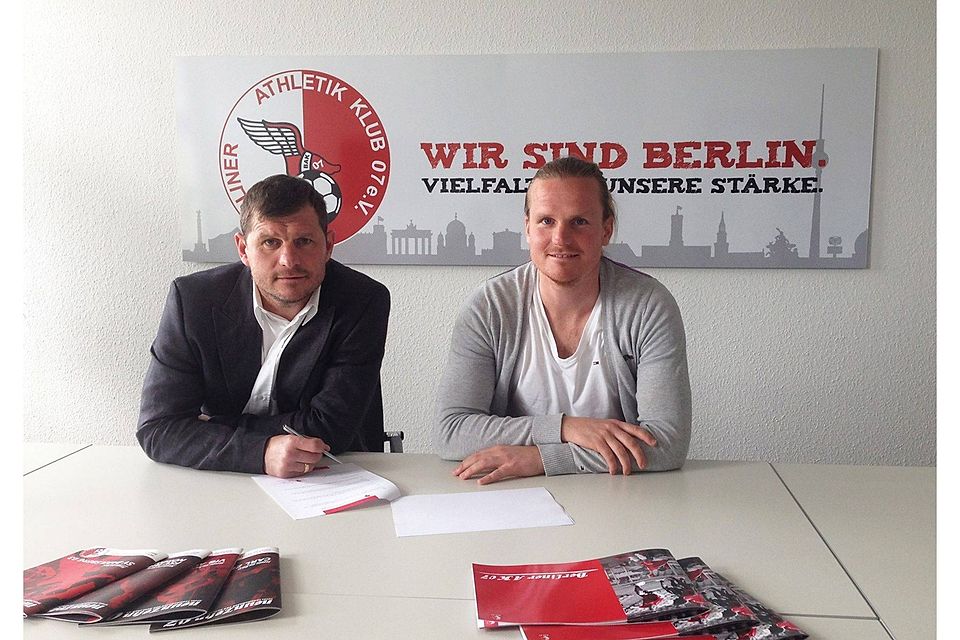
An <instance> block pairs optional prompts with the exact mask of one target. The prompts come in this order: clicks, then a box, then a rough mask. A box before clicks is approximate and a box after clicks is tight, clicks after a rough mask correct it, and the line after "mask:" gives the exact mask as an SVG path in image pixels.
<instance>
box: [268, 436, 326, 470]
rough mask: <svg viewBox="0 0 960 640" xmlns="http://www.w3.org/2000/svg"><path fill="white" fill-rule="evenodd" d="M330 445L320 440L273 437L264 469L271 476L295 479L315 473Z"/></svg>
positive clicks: (269, 441)
mask: <svg viewBox="0 0 960 640" xmlns="http://www.w3.org/2000/svg"><path fill="white" fill-rule="evenodd" d="M324 451H330V445H328V444H327V443H326V442H324V441H323V440H321V439H320V438H301V437H299V436H286V435H284V436H273V437H272V438H270V439H269V440H267V449H266V451H264V453H263V468H264V470H265V471H266V472H267V473H268V474H269V475H271V476H276V477H278V478H293V477H296V476H302V475H304V474H306V473H309V472H311V471H313V466H314V465H315V464H317V462H319V461H320V460H321V459H322V458H323V453H324Z"/></svg>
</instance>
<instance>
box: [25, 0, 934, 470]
mask: <svg viewBox="0 0 960 640" xmlns="http://www.w3.org/2000/svg"><path fill="white" fill-rule="evenodd" d="M263 7H268V8H267V9H265V8H263ZM24 11H25V13H26V31H25V38H24V40H25V56H26V61H25V80H24V89H25V97H24V101H25V102H24V121H25V123H24V124H25V126H24V139H25V149H24V174H25V184H24V208H25V213H24V216H25V217H24V221H25V229H26V233H25V235H26V238H25V243H24V274H25V279H26V281H25V285H24V303H25V309H24V332H25V344H24V352H25V378H24V388H25V398H24V401H25V402H24V405H25V409H24V419H25V422H24V438H25V440H27V441H51V440H57V441H73V442H96V443H123V444H133V443H135V438H134V430H135V425H136V418H137V408H138V402H139V393H140V385H141V382H142V379H143V374H144V371H145V368H146V364H147V357H148V348H149V345H150V342H151V340H152V338H153V335H154V332H155V330H156V326H157V322H158V320H159V315H160V310H161V305H162V303H163V300H164V296H165V292H166V289H167V286H168V284H169V281H170V280H171V279H172V278H174V277H176V276H178V275H181V274H184V273H187V272H190V271H193V270H196V269H197V268H198V265H194V264H188V263H183V262H182V261H181V259H180V216H181V212H180V211H179V210H177V209H176V208H175V206H174V202H175V201H176V198H175V193H176V191H175V190H176V180H175V177H176V167H175V155H174V148H175V143H176V140H175V135H176V132H175V122H174V109H173V59H174V57H175V56H179V55H288V54H292V55H297V54H304V55H307V54H309V55H335V54H376V55H404V54H480V53H483V54H490V53H524V52H525V53H551V52H578V51H584V52H607V51H609V52H614V51H674V50H712V49H766V48H771V49H773V48H801V47H879V49H880V66H879V80H878V95H877V125H876V132H877V133H876V150H875V160H874V186H873V194H872V207H871V233H872V236H871V242H872V247H871V254H872V259H871V265H870V268H869V269H868V270H862V271H860V270H858V271H824V270H820V271H808V270H796V271H794V270H764V271H750V270H697V269H656V270H651V273H652V274H653V275H655V276H656V277H657V278H659V279H660V280H662V281H663V282H664V283H665V284H666V285H667V286H668V287H669V288H670V289H671V290H672V291H673V293H674V295H675V296H676V298H677V300H678V302H679V303H680V306H681V309H682V311H683V315H684V319H685V321H686V327H687V335H688V339H689V358H690V375H691V380H692V385H693V393H694V412H695V419H694V438H693V444H692V449H691V456H692V457H701V458H722V459H765V460H773V461H802V462H813V461H817V462H853V463H878V464H910V465H929V464H934V463H935V460H936V457H935V456H936V437H935V425H936V415H935V376H936V366H935V359H936V348H935V341H936V324H935V311H936V296H935V266H936V259H935V212H936V201H935V196H934V193H935V189H934V187H935V155H934V152H935V140H936V139H935V89H936V84H935V45H934V38H935V19H936V12H935V4H934V2H933V1H932V0H916V1H913V2H907V1H904V2H887V1H879V0H878V1H868V0H850V1H844V2H840V1H837V2H828V1H819V2H813V1H809V0H796V1H786V2H773V1H766V0H752V1H751V0H726V1H714V2H675V1H674V0H665V1H660V0H657V1H651V2H605V3H604V2H574V1H572V0H558V1H554V2H543V3H534V2H519V1H517V0H507V1H503V2H478V1H477V0H472V1H457V2H446V3H440V2H395V1H391V2H388V1H383V0H381V1H379V2H366V1H359V0H351V1H350V2H343V1H340V0H327V1H325V2H306V1H298V0H285V1H283V2H274V3H268V2H261V1H259V0H257V1H250V0H231V1H229V2H228V1H220V2H214V1H189V2H188V1H183V2H163V1H162V0H150V1H143V0H130V1H128V2H114V1H112V0H111V1H109V2H107V1H102V0H86V1H84V2H74V1H69V2H67V1H57V0H35V1H34V2H31V3H27V6H26V8H25V9H24ZM518 215H519V212H518ZM14 241H15V239H14ZM361 269H362V270H363V271H365V272H367V273H369V274H370V275H372V276H373V277H375V278H377V279H379V280H381V281H382V282H384V283H385V284H386V285H387V286H388V287H389V288H390V290H391V292H392V294H393V305H394V311H393V315H392V317H391V326H390V336H389V340H388V345H387V356H386V360H385V362H384V386H385V404H386V413H387V415H386V420H387V425H388V428H393V429H403V430H404V431H406V433H407V440H406V444H407V449H408V450H410V451H430V450H431V446H432V444H431V428H432V425H433V410H434V403H433V402H434V388H435V386H436V383H437V380H438V378H439V376H440V375H441V370H442V364H443V358H444V354H445V349H446V344H447V340H448V337H449V332H450V328H451V325H452V320H453V316H454V314H455V312H456V310H457V308H458V306H459V304H460V302H461V300H462V299H463V297H464V296H465V294H466V293H467V291H469V290H470V289H471V288H472V287H474V286H475V285H476V284H477V283H479V282H480V281H482V280H483V279H484V278H486V277H488V276H490V275H493V274H494V273H496V272H497V271H498V269H495V268H479V267H443V268H436V267H435V268H429V267H361ZM824 354H827V355H824Z"/></svg>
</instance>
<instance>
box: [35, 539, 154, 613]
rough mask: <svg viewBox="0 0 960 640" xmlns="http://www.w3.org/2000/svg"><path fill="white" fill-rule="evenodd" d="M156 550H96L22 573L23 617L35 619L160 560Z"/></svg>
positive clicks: (88, 550) (103, 548)
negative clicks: (34, 617) (33, 617)
mask: <svg viewBox="0 0 960 640" xmlns="http://www.w3.org/2000/svg"><path fill="white" fill-rule="evenodd" d="M166 557H167V556H166V554H164V553H161V552H160V551H157V550H156V549H147V550H143V549H138V550H123V549H110V548H106V547H98V548H95V549H85V550H81V551H77V552H76V553H71V554H70V555H67V556H64V557H62V558H58V559H57V560H51V561H50V562H47V563H45V564H41V565H38V566H36V567H31V568H30V569H26V570H24V572H23V615H24V617H27V616H35V615H38V614H41V613H45V612H47V611H49V610H50V609H53V608H54V607H57V606H60V605H62V604H65V603H67V602H71V601H73V600H76V599H77V598H79V597H81V596H83V595H85V594H88V593H90V592H91V591H94V590H96V589H99V588H101V587H103V586H105V585H107V584H110V583H111V582H114V581H115V580H119V579H120V578H123V577H126V576H128V575H130V574H132V573H136V572H137V571H140V570H141V569H145V568H146V567H148V566H150V565H152V564H154V563H155V562H158V561H160V560H163V559H164V558H166Z"/></svg>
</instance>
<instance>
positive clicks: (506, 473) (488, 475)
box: [453, 445, 543, 484]
mask: <svg viewBox="0 0 960 640" xmlns="http://www.w3.org/2000/svg"><path fill="white" fill-rule="evenodd" d="M453 475H455V476H457V477H459V478H460V479H461V480H467V479H468V478H473V477H476V476H482V477H481V478H480V479H479V480H478V481H477V483H478V484H490V483H491V482H497V481H498V480H504V479H506V478H524V477H527V476H539V475H543V460H541V459H540V450H539V449H537V448H536V447H535V446H533V445H527V446H508V445H497V446H495V447H490V448H489V449H481V450H480V451H477V452H476V453H471V454H470V455H469V456H467V457H466V458H464V459H463V462H461V463H460V464H459V465H458V466H457V468H456V469H454V470H453Z"/></svg>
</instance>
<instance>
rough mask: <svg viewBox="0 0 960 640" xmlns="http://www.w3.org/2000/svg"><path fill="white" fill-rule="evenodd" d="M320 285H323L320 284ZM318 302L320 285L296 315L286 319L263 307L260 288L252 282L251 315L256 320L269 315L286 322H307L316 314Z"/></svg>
mask: <svg viewBox="0 0 960 640" xmlns="http://www.w3.org/2000/svg"><path fill="white" fill-rule="evenodd" d="M321 286H323V285H322V284H321ZM319 303H320V287H317V290H316V291H314V292H313V294H312V295H311V296H310V299H309V300H307V304H305V305H304V306H303V309H300V311H299V312H298V313H297V315H295V316H293V318H291V319H290V320H287V319H286V318H284V317H283V316H278V315H277V314H275V313H273V312H271V311H267V310H266V309H264V308H263V301H262V300H261V299H260V289H258V288H257V283H256V282H254V283H253V315H254V317H256V318H257V320H260V321H262V320H263V319H264V317H271V318H274V319H276V320H282V321H283V322H288V323H294V322H297V323H298V324H307V323H308V322H310V320H311V319H312V318H313V316H315V315H317V308H318V306H319Z"/></svg>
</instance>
